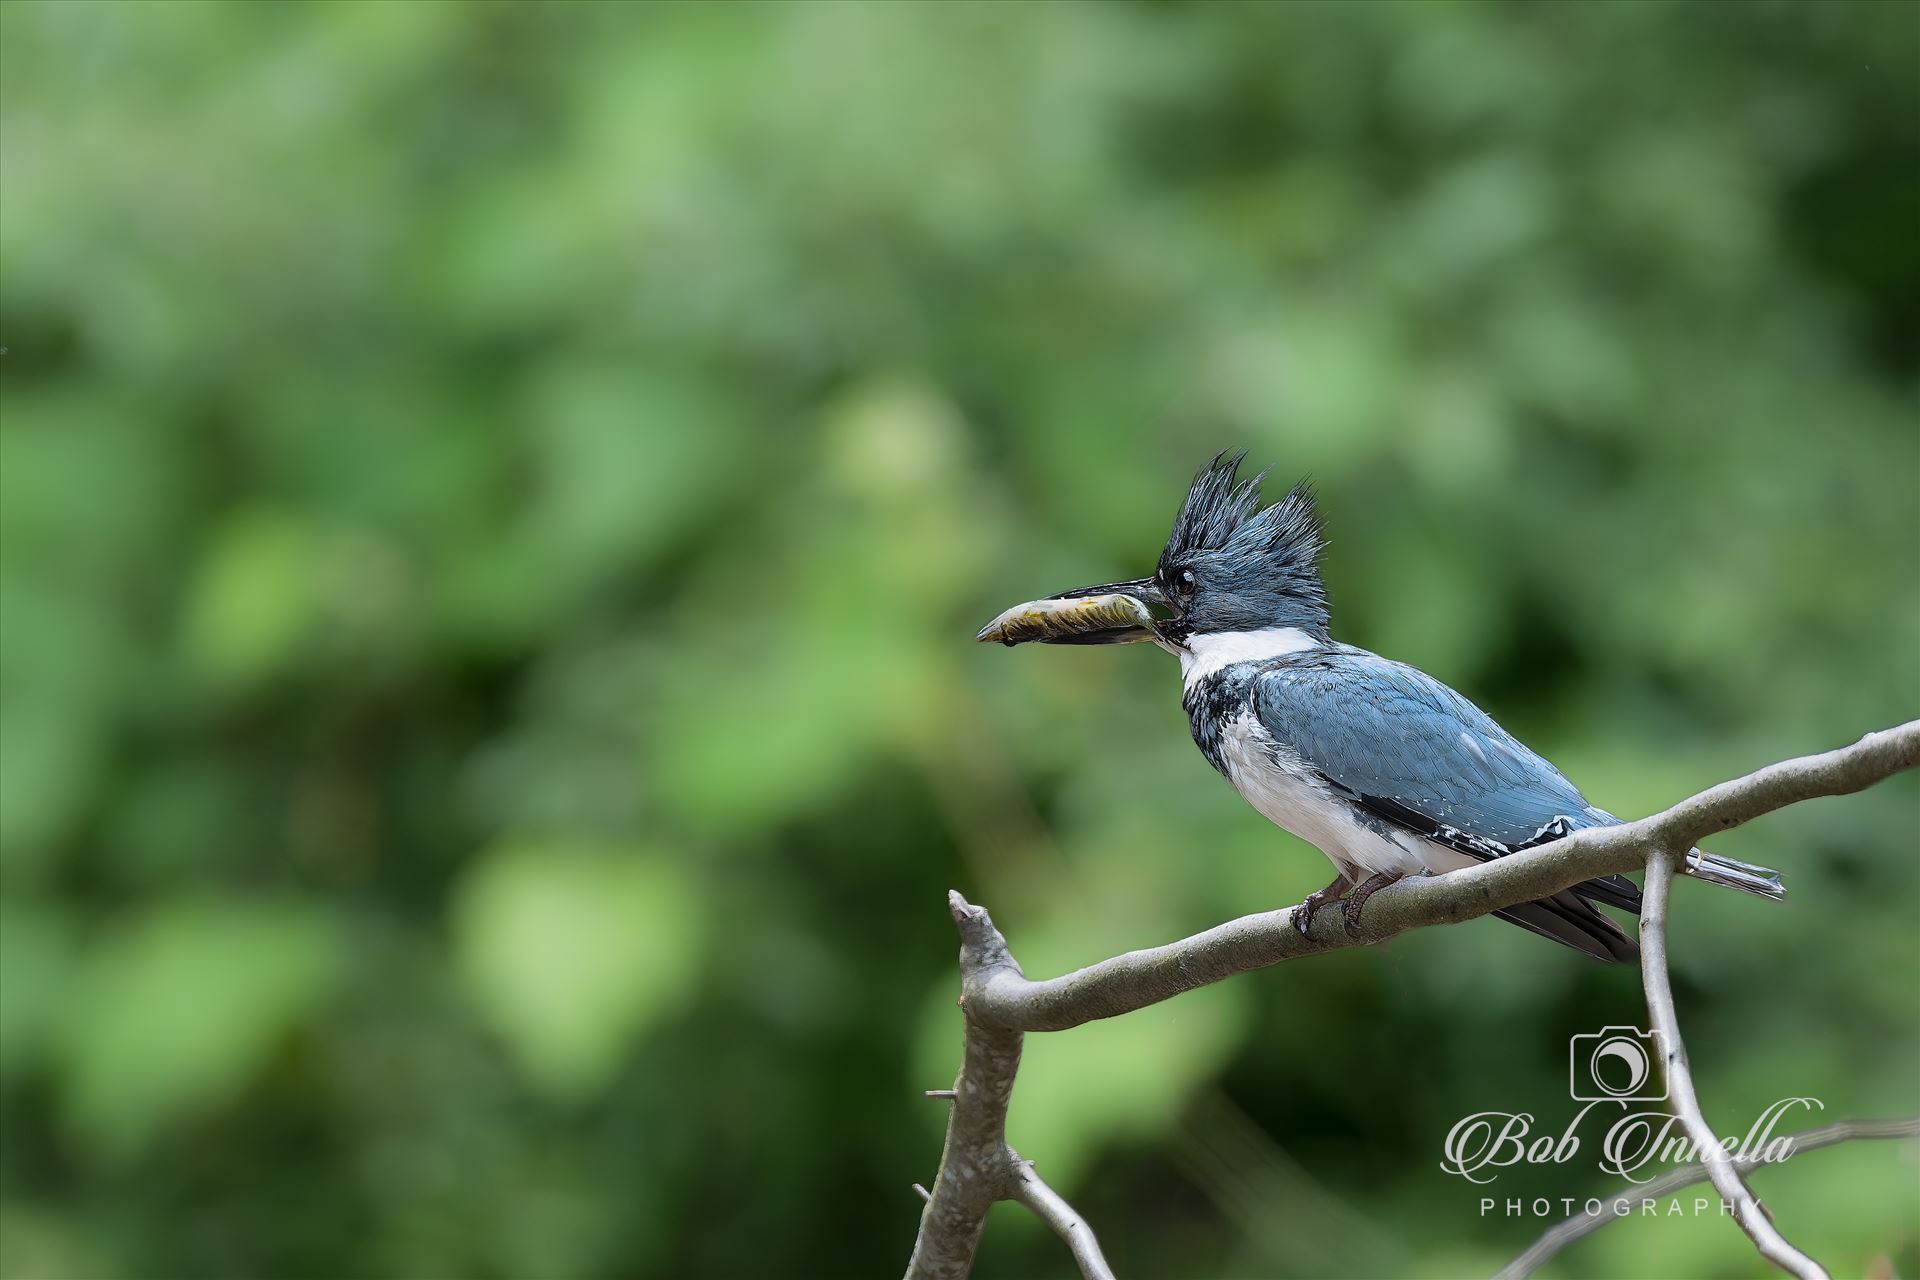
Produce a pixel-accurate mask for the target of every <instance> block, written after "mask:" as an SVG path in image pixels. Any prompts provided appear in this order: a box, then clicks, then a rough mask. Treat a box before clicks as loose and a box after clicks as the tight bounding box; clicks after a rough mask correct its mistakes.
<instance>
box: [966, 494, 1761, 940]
mask: <svg viewBox="0 0 1920 1280" xmlns="http://www.w3.org/2000/svg"><path fill="white" fill-rule="evenodd" d="M1239 463H1240V458H1239V457H1238V456H1234V457H1231V458H1229V457H1224V456H1223V457H1220V458H1216V459H1214V461H1213V463H1212V464H1211V465H1209V466H1208V467H1205V468H1203V469H1202V470H1201V472H1200V474H1199V475H1197V476H1196V477H1195V478H1194V482H1193V485H1192V487H1191V488H1190V489H1189V491H1188V494H1187V500H1186V503H1185V504H1184V505H1183V506H1182V507H1181V510H1180V514H1179V516H1178V517H1177V518H1176V520H1175V522H1174V528H1173V533H1172V536H1171V537H1170V538H1169V539H1168V541H1167V545H1166V548H1165V550H1163V551H1162V553H1161V556H1160V563H1159V566H1158V568H1157V569H1156V571H1155V574H1154V576H1153V577H1152V578H1145V579H1139V580H1137V581H1133V582H1122V583H1114V584H1110V585H1107V586H1101V587H1087V588H1083V589H1081V590H1078V591H1069V592H1064V593H1062V594H1061V595H1059V596H1053V597H1049V598H1048V599H1047V600H1045V601H1036V602H1034V603H1032V604H1027V605H1019V606H1016V607H1015V608H1013V609H1009V610H1007V611H1006V612H1005V613H1003V614H1002V615H1001V616H1000V617H998V618H996V619H995V620H994V621H993V622H992V623H989V624H988V625H987V627H986V628H985V629H984V630H982V631H981V633H980V638H981V639H982V640H999V641H1002V642H1003V643H1006V644H1009V645H1011V644H1018V643H1023V642H1025V641H1027V640H1035V639H1037V640H1041V641H1043V642H1049V643H1071V644H1105V643H1120V642H1127V641H1133V640H1151V641H1153V642H1154V643H1156V644H1158V645H1159V646H1160V647H1161V648H1163V649H1166V650H1168V651H1169V652H1171V653H1173V654H1175V655H1176V656H1177V657H1178V658H1179V659H1180V666H1181V672H1182V677H1183V684H1184V689H1185V696H1184V699H1183V701H1184V705H1185V707H1186V711H1187V715H1188V719H1189V721H1190V722H1191V725H1192V729H1193V738H1194V742H1195V743H1196V744H1197V745H1198V746H1199V748H1200V750H1201V752H1202V754H1204V755H1205V756H1206V758H1207V760H1208V762H1209V763H1211V764H1212V765H1213V767H1214V768H1215V769H1217V770H1219V771H1220V773H1221V774H1222V775H1224V776H1225V777H1226V778H1227V780H1228V781H1229V782H1231V783H1232V784H1233V786H1234V789H1235V790H1237V791H1238V792H1239V793H1240V794H1241V795H1242V796H1243V797H1244V798H1245V799H1246V800H1247V802H1248V803H1249V804H1251V805H1252V806H1253V807H1254V808H1255V809H1256V810H1258V811H1259V812H1260V813H1261V814H1263V815H1264V816H1266V817H1267V818H1268V819H1269V820H1271V821H1273V822H1274V823H1275V824H1277V825H1279V826H1280V827H1282V828H1284V829H1286V830H1287V831H1290V832H1292V833H1293V834H1295V835H1297V836H1299V837H1301V838H1302V839H1305V840H1307V841H1308V842H1310V843H1312V844H1314V845H1316V846H1317V847H1319V849H1320V850H1321V851H1322V852H1323V853H1325V854H1326V855H1327V857H1328V859H1329V860H1331V861H1332V862H1333V864H1334V867H1335V869H1336V870H1337V872H1338V873H1339V874H1338V875H1337V876H1336V878H1335V880H1334V882H1333V883H1332V884H1330V885H1328V886H1327V888H1325V889H1323V890H1321V891H1320V892H1319V893H1316V894H1314V895H1312V896H1311V897H1309V898H1308V899H1307V901H1306V903H1305V904H1303V906H1302V907H1301V908H1300V909H1299V912H1298V913H1297V914H1296V917H1295V918H1296V922H1297V923H1299V924H1300V925H1301V927H1302V928H1304V927H1306V924H1307V923H1308V922H1310V921H1311V919H1312V916H1313V913H1314V911H1316V910H1317V909H1318V908H1319V907H1321V906H1322V905H1324V904H1325V903H1326V902H1328V901H1330V900H1332V899H1333V898H1334V897H1337V896H1338V895H1339V894H1340V893H1343V892H1345V891H1347V890H1348V889H1351V890H1352V893H1351V896H1350V897H1349V898H1348V899H1347V903H1346V911H1347V914H1348V920H1349V924H1350V925H1351V924H1352V923H1353V922H1355V921H1357V919H1358V916H1359V913H1360V911H1361V909H1362V908H1363V907H1364V906H1365V903H1366V899H1367V897H1368V896H1369V895H1370V894H1371V893H1372V892H1373V891H1374V890H1375V889H1377V888H1379V887H1381V886H1382V885H1384V884H1389V883H1391V882H1392V881H1393V880H1396V879H1399V878H1400V877H1402V876H1405V875H1409V874H1439V873H1444V872H1446V871H1451V870H1456V869H1458V868H1460V867H1463V866H1468V865H1471V864H1472V863H1474V862H1477V861H1484V860H1486V859H1488V858H1497V857H1503V856H1505V855H1506V854H1509V853H1512V852H1513V851H1515V850H1518V849H1524V848H1527V847H1529V846H1531V845H1535V844H1540V843H1543V842H1545V841H1548V840H1556V839H1559V838H1560V837H1561V836H1564V835H1566V834H1567V833H1568V832H1570V831H1575V830H1579V829H1580V828H1583V827H1592V826H1604V825H1609V824H1612V823H1615V822H1617V821H1618V819H1616V818H1614V817H1613V816H1612V815H1611V814H1609V813H1607V812H1605V811H1604V810H1601V809H1597V808H1595V807H1594V806H1593V805H1591V804H1589V803H1588V802H1587V800H1586V798H1585V797H1584V796H1582V795H1581V794H1580V791H1579V789H1578V788H1577V787H1575V786H1574V785H1573V784H1572V783H1571V782H1569V781H1568V780H1567V779H1566V777H1565V776H1564V775H1562V774H1561V773H1560V771H1559V770H1558V769H1556V768H1554V767H1553V766H1552V765H1551V764H1549V763H1548V762H1547V761H1546V760H1544V759H1542V758H1541V757H1540V756H1538V755H1536V754H1535V753H1534V752H1532V751H1531V750H1529V749H1528V748H1527V747H1526V746H1525V745H1524V744H1522V743H1521V742H1519V741H1518V740H1517V739H1515V738H1514V737H1513V735H1512V734H1509V733H1508V732H1507V731H1506V730H1505V729H1502V728H1501V727H1500V726H1499V725H1498V724H1496V723H1495V722H1494V721H1493V719H1492V717H1490V716H1488V715H1487V714H1486V712H1484V711H1482V710H1480V708H1478V707H1476V706H1474V705H1473V703H1471V702H1469V701H1468V700H1467V699H1466V698H1464V697H1462V696H1461V695H1460V694H1458V693H1456V692H1455V691H1454V690H1452V689H1450V688H1448V687H1447V686H1446V685H1444V684H1442V683H1441V682H1440V681H1438V680H1436V679H1434V678H1433V677H1432V676H1430V675H1427V674H1426V673H1425V672H1423V671H1419V670H1416V669H1415V668H1413V667H1409V666H1407V665H1405V664H1404V663H1399V662H1393V661H1390V660H1388V659H1386V658H1382V657H1379V656H1378V655H1376V654H1372V653H1368V652H1367V651H1366V650H1364V649H1358V648H1355V647H1353V646H1352V645H1346V644H1340V643H1338V642H1336V641H1335V640H1333V638H1332V637H1331V635H1330V634H1329V631H1328V602H1327V594H1326V589H1325V587H1324V586H1323V585H1322V583H1321V580H1320V574H1319V568H1318V558H1319V554H1320V550H1321V547H1322V540H1321V537H1320V529H1319V523H1318V520H1317V518H1316V516H1315V513H1314V504H1313V497H1312V494H1311V492H1310V491H1309V490H1308V489H1306V488H1305V487H1304V486H1298V487H1296V488H1294V489H1293V490H1292V491H1291V492H1289V493H1288V494H1287V496H1286V497H1285V498H1283V499H1282V500H1281V501H1280V502H1277V503H1275V504H1273V505H1272V506H1269V507H1265V508H1263V507H1261V505H1260V498H1259V477H1255V478H1254V479H1252V480H1248V481H1244V482H1242V481H1240V480H1239V479H1238V468H1239ZM1149 606H1157V607H1160V608H1163V609H1165V610H1168V611H1170V612H1171V617H1167V618H1158V617H1155V616H1154V615H1153V613H1152V612H1151V610H1150V608H1149ZM1687 870H1688V872H1689V873H1690V874H1692V875H1695V876H1697V877H1699V878H1701V879H1705V880H1709V881H1711V882H1713V883H1716V884H1725V885H1729V886H1731V887H1734V888H1739V889H1745V890H1747V891H1748V892H1752V893H1758V894H1761V895H1763V896H1767V897H1776V898H1777V897H1779V896H1781V890H1780V885H1779V877H1778V876H1777V874H1776V873H1774V872H1771V871H1768V870H1767V869H1765V868H1762V867H1752V866H1749V865H1747V864H1746V863H1742V862H1736V861H1734V860H1733V859H1730V858H1721V857H1718V856H1717V855H1714V854H1709V853H1704V852H1701V851H1700V850H1695V851H1693V854H1692V857H1691V858H1690V859H1689V862H1688V866H1687ZM1595 902H1602V903H1606V904H1608V905H1611V906H1615V907H1620V908H1623V909H1625V910H1628V911H1637V910H1639V906H1640V893H1639V890H1638V889H1636V888H1635V887H1634V886H1633V884H1632V882H1631V881H1628V880H1626V879H1625V878H1623V877H1620V876H1607V877H1604V878H1601V879H1595V880H1589V881H1587V882H1585V883H1583V884H1580V885H1577V886H1575V887H1574V888H1572V889H1570V890H1567V891H1566V892H1563V893H1559V894H1556V895H1554V896H1553V897H1551V898H1547V899H1542V900H1541V901H1538V902H1532V903H1523V904H1521V905H1520V906H1517V907H1513V908H1509V909H1507V910H1504V911H1500V912H1497V913H1496V914H1497V915H1499V916H1500V917H1501V918H1503V919H1506V920H1509V921H1511V922H1513V923H1515V924H1518V925H1520V926H1522V927H1523V928H1527V929H1530V930H1532V931H1533V932H1535V933H1539V934H1542V935H1544V936H1546V937H1549V938H1553V939H1554V940H1555V941H1558V942H1563V943H1565V944H1567V945H1568V946H1571V947H1574V948H1576V949H1578V950H1581V951H1584V952H1586V953H1587V954H1589V955H1593V956H1597V957H1598V958H1600V959H1603V960H1621V959H1627V958H1630V957H1631V956H1632V955H1633V954H1634V945H1633V942H1632V940H1631V939H1629V938H1628V937H1627V936H1626V935H1625V934H1624V933H1622V932H1621V930H1620V928H1619V926H1617V925H1616V924H1614V922H1613V921H1612V920H1611V919H1610V918H1608V917H1607V916H1605V915H1603V914H1602V913H1601V912H1600V911H1599V910H1597V909H1596V908H1595V906H1594V905H1593V904H1594V903H1595Z"/></svg>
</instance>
